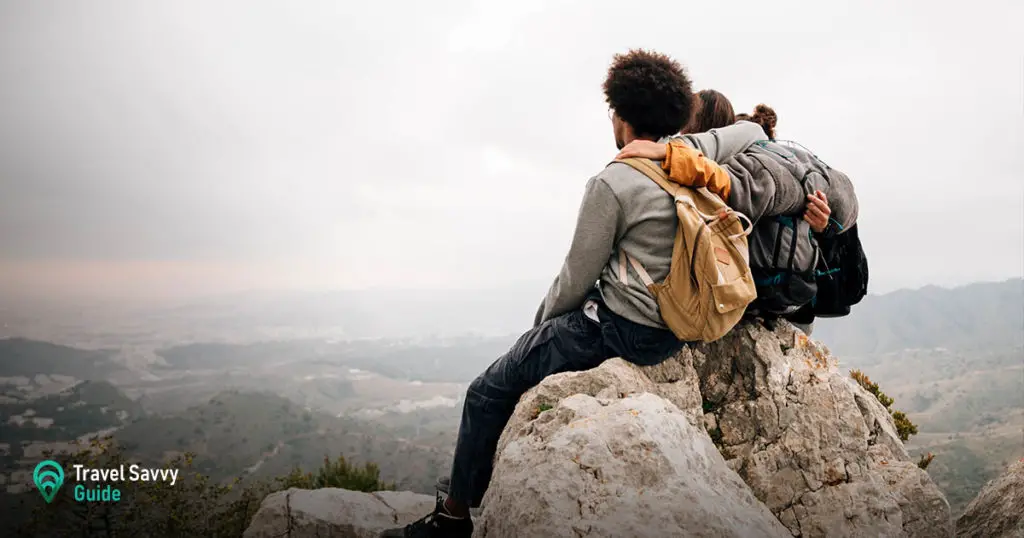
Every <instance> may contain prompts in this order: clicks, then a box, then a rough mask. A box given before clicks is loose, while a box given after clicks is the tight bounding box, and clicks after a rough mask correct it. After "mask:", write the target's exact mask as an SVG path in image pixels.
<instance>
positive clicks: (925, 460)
mask: <svg viewBox="0 0 1024 538" xmlns="http://www.w3.org/2000/svg"><path fill="white" fill-rule="evenodd" d="M933 459H935V454H932V453H931V452H929V453H927V454H921V459H920V460H918V462H917V466H918V467H920V468H921V469H927V468H928V464H929V463H931V462H932V460H933Z"/></svg>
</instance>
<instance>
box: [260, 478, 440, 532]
mask: <svg viewBox="0 0 1024 538" xmlns="http://www.w3.org/2000/svg"><path fill="white" fill-rule="evenodd" d="M433 509H434V497H432V496H430V495H419V494H416V493H409V492H407V491H378V492H375V493H362V492H358V491H349V490H345V489H338V488H324V489H317V490H305V489H297V488H291V489H288V490H285V491H279V492H277V493H272V494H270V495H268V496H267V498H266V499H264V500H263V502H262V503H261V504H260V509H259V511H257V512H256V516H255V517H254V518H253V520H252V523H250V524H249V528H247V529H246V530H245V534H244V536H245V538H271V537H275V538H276V537H287V536H290V537H292V538H313V537H321V538H327V537H330V538H377V535H378V534H380V532H381V531H383V530H384V529H388V528H392V527H396V526H402V525H406V524H408V523H411V522H413V521H415V520H417V519H419V518H421V517H423V515H424V514H427V513H429V512H430V511H431V510H433Z"/></svg>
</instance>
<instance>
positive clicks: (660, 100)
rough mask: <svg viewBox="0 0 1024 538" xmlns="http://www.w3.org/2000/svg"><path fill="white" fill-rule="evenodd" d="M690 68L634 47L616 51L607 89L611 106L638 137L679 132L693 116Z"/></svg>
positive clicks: (661, 55)
mask: <svg viewBox="0 0 1024 538" xmlns="http://www.w3.org/2000/svg"><path fill="white" fill-rule="evenodd" d="M690 86H691V84H690V77H688V76H687V74H686V70H685V69H684V68H683V66H681V65H679V62H676V61H675V60H673V59H672V58H669V57H668V56H666V55H664V54H658V53H655V52H649V51H645V50H630V51H629V52H627V53H626V54H616V55H615V57H614V58H613V59H612V65H611V67H609V68H608V78H606V79H605V81H604V85H603V89H604V95H605V100H606V101H607V102H608V106H610V107H611V108H612V109H614V110H615V113H616V114H617V115H618V116H619V118H621V119H622V120H623V121H625V122H626V123H628V124H629V125H630V126H632V127H633V132H634V133H635V134H636V136H647V137H654V138H661V137H663V136H669V135H673V134H676V133H678V132H679V131H680V130H681V129H682V128H683V127H684V126H686V124H687V123H689V121H690V118H691V117H692V116H693V100H694V97H693V90H691V89H690Z"/></svg>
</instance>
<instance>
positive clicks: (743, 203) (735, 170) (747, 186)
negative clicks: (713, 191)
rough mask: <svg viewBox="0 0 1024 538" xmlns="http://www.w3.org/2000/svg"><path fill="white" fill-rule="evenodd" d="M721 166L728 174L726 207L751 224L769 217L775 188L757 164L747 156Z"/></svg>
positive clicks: (764, 171)
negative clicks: (737, 212) (747, 219)
mask: <svg viewBox="0 0 1024 538" xmlns="http://www.w3.org/2000/svg"><path fill="white" fill-rule="evenodd" d="M722 166H723V167H724V168H725V170H726V171H727V172H728V174H729V179H730V182H729V185H730V188H729V196H728V197H727V198H726V199H725V203H726V204H728V205H729V207H731V208H733V209H734V210H736V211H739V212H740V213H743V214H744V215H746V216H747V218H749V219H750V221H751V222H752V223H757V221H758V220H760V219H761V218H762V217H765V216H770V215H771V213H772V211H773V209H774V208H775V206H776V203H775V199H776V195H777V191H778V184H777V182H776V181H775V178H773V177H772V175H771V173H770V172H769V171H768V169H766V168H765V167H764V166H763V165H762V164H761V162H760V161H758V160H757V159H756V158H754V157H752V156H750V155H743V154H740V155H736V156H733V157H732V158H730V159H729V160H727V161H725V162H724V163H723V164H722Z"/></svg>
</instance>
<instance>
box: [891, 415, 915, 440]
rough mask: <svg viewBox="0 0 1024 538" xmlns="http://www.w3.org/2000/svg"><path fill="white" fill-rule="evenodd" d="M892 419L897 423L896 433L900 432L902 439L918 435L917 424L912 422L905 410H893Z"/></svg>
mask: <svg viewBox="0 0 1024 538" xmlns="http://www.w3.org/2000/svg"><path fill="white" fill-rule="evenodd" d="M892 421H893V422H894V423H896V433H897V434H899V436H900V440H901V441H906V440H908V439H910V436H911V435H917V425H916V424H914V423H913V422H911V421H910V419H909V418H907V415H906V414H904V413H903V411H893V412H892Z"/></svg>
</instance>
